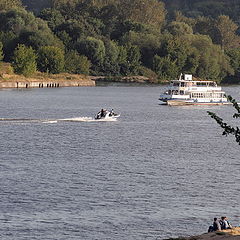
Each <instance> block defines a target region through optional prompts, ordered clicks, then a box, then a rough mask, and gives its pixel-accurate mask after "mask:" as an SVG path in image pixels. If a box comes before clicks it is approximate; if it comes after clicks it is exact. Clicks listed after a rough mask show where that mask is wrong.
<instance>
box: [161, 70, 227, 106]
mask: <svg viewBox="0 0 240 240" xmlns="http://www.w3.org/2000/svg"><path fill="white" fill-rule="evenodd" d="M159 100H161V101H162V102H164V103H166V104H168V105H223V104H229V102H228V100H227V98H226V96H225V92H224V91H222V88H221V87H220V86H218V85H217V83H216V82H214V81H206V80H193V77H192V75H190V74H181V75H180V77H179V79H178V80H172V81H171V83H170V86H169V87H168V89H167V91H166V92H165V93H163V94H161V95H160V98H159Z"/></svg>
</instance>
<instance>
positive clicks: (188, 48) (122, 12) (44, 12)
mask: <svg viewBox="0 0 240 240" xmlns="http://www.w3.org/2000/svg"><path fill="white" fill-rule="evenodd" d="M22 5H23V6H26V9H31V10H32V11H34V13H35V15H34V14H33V13H31V12H29V11H27V10H25V9H24V8H23V7H22ZM239 9H240V1H238V0H219V1H207V0H184V1H183V0H171V1H169V0H162V1H159V0H41V1H39V0H38V1H37V0H35V1H33V0H31V1H30V0H22V4H21V1H20V0H8V1H7V0H0V20H1V23H2V24H1V26H0V42H2V43H3V54H4V60H5V61H11V59H12V57H13V53H14V50H15V49H16V47H17V46H18V44H24V45H25V46H28V47H30V46H31V47H32V48H33V49H34V50H35V52H36V54H37V56H38V58H37V59H38V60H37V62H38V70H40V71H47V72H52V73H57V72H61V71H67V72H69V73H85V74H93V75H106V76H126V75H137V74H139V75H148V76H149V75H150V76H152V77H154V78H157V79H158V80H167V79H171V78H176V77H178V75H179V74H180V73H181V72H185V73H191V74H193V75H194V76H196V77H200V78H203V79H215V80H218V81H225V82H230V81H232V82H235V83H237V82H240V81H239V77H240V50H239V49H240V36H239V35H238V32H239V30H238V28H239V26H238V24H237V23H238V22H240V19H239V15H238V10H239ZM43 49H45V50H44V51H45V53H44V54H43ZM46 49H48V51H47V50H46ZM49 49H52V51H53V49H55V50H54V51H56V49H58V50H57V52H58V55H57V56H55V57H56V59H58V60H56V59H54V57H53V52H52V53H51V54H50V50H49ZM46 51H47V52H48V53H46ZM60 53H61V54H60ZM43 55H44V57H45V58H43ZM60 55H61V57H60ZM62 55H63V56H62ZM46 56H48V57H46ZM50 56H51V57H50ZM50 59H51V60H50ZM60 59H61V60H60ZM57 62H58V64H59V66H56V65H58V64H57ZM51 64H53V65H54V66H51Z"/></svg>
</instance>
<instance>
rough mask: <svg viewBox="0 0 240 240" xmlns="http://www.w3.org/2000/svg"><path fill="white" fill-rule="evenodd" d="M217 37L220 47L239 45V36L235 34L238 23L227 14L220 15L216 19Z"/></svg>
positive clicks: (227, 47)
mask: <svg viewBox="0 0 240 240" xmlns="http://www.w3.org/2000/svg"><path fill="white" fill-rule="evenodd" d="M215 27H216V29H217V31H218V32H217V33H218V34H217V36H216V37H217V39H218V40H216V39H215V41H216V42H217V43H219V44H220V45H221V47H222V49H229V48H235V47H239V46H240V37H239V36H237V35H236V30H237V29H238V25H237V24H235V23H234V22H233V21H232V20H231V19H230V18H229V16H225V15H221V16H219V17H218V18H217V20H216V25H215Z"/></svg>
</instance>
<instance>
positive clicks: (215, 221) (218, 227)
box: [213, 218, 221, 231]
mask: <svg viewBox="0 0 240 240" xmlns="http://www.w3.org/2000/svg"><path fill="white" fill-rule="evenodd" d="M220 230H221V225H220V222H219V220H218V219H217V218H214V219H213V231H220Z"/></svg>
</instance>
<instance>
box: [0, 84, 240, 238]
mask: <svg viewBox="0 0 240 240" xmlns="http://www.w3.org/2000/svg"><path fill="white" fill-rule="evenodd" d="M164 88H165V87H164V86H105V87H92V88H91V87H89V88H88V87H85V88H58V89H51V88H49V89H24V90H20V89H19V90H2V91H0V107H1V116H0V118H5V120H3V119H2V121H0V132H1V142H0V173H1V174H0V178H1V184H0V194H1V196H0V239H4V240H12V239H14V240H15V239H17V240H34V239H37V240H40V239H41V240H43V239H44V240H48V239H49V240H50V239H51V240H53V239H54V240H55V239H57V240H81V239H83V240H85V239H86V240H92V239H104V240H105V239H109V240H110V239H111V240H112V239H114V240H116V239H121V240H125V239H126V240H138V239H139V240H142V239H149V240H150V239H151V240H154V239H166V238H169V237H177V236H188V235H195V234H200V233H204V232H206V231H207V229H208V226H209V225H210V224H211V222H212V219H213V217H215V216H217V217H220V216H222V215H227V216H228V217H229V220H230V222H231V223H232V224H233V225H239V222H240V209H239V195H240V174H239V173H240V161H239V159H240V157H239V156H240V154H239V153H240V146H239V145H238V144H237V143H235V140H234V138H233V137H224V136H222V135H221V129H220V128H219V127H218V126H217V125H216V123H215V122H214V121H213V120H212V119H211V118H210V117H209V116H208V115H207V110H211V111H214V112H216V113H218V114H219V115H220V116H221V117H223V118H224V119H226V120H228V121H231V122H232V123H233V124H238V123H239V120H238V121H235V122H234V121H233V120H231V114H232V113H233V108H232V107H231V106H211V107H205V106H187V107H169V106H164V105H159V101H158V96H159V94H160V93H161V92H162V91H163V90H164ZM224 90H225V91H226V92H227V93H228V94H232V96H233V97H235V98H237V99H238V100H240V96H239V91H240V87H238V86H235V87H234V86H233V87H225V88H224ZM102 107H104V108H114V110H115V111H116V112H118V113H121V116H120V118H119V119H118V120H117V121H114V122H99V121H98V122H97V121H84V119H85V118H86V117H88V118H89V117H93V116H94V115H95V113H97V112H98V111H99V109H101V108H102ZM7 119H8V120H7ZM30 119H31V120H30ZM49 119H50V120H49ZM59 119H70V120H72V121H61V120H60V121H59Z"/></svg>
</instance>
